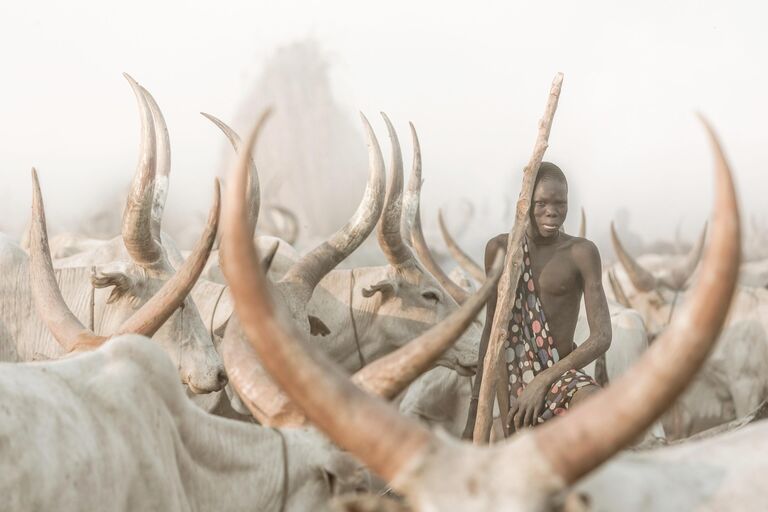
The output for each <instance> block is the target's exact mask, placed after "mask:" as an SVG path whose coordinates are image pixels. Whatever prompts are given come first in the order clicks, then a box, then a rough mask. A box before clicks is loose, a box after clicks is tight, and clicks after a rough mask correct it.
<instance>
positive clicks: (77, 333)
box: [29, 169, 106, 352]
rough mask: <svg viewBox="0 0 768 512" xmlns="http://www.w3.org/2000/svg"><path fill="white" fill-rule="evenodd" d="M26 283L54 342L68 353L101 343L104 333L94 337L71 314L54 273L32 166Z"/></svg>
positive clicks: (43, 214)
mask: <svg viewBox="0 0 768 512" xmlns="http://www.w3.org/2000/svg"><path fill="white" fill-rule="evenodd" d="M29 259H30V262H29V282H30V285H31V287H32V298H33V299H34V301H35V307H36V309H37V312H38V314H39V315H40V317H41V318H42V319H43V322H44V323H45V325H46V326H47V327H48V330H50V331H51V334H53V337H54V338H56V341H58V342H59V344H60V345H61V346H62V347H64V349H65V350H66V351H67V352H71V351H72V350H74V349H75V348H78V347H81V346H86V347H96V346H98V345H101V344H102V343H103V342H104V340H106V338H105V337H103V336H96V334H94V333H93V331H91V330H90V329H87V328H86V327H85V326H84V325H83V324H82V323H81V322H80V320H78V319H77V317H76V316H75V315H74V314H72V311H70V309H69V307H68V306H67V304H66V303H65V302H64V297H62V295H61V290H60V289H59V285H58V283H57V282H56V275H55V274H54V272H53V262H52V261H51V252H50V248H49V247H48V230H47V228H46V222H45V208H44V207H43V197H42V194H41V193H40V182H39V181H38V179H37V171H36V170H35V169H32V222H31V225H30V236H29Z"/></svg>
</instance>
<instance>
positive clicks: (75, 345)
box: [0, 75, 768, 512]
mask: <svg viewBox="0 0 768 512" xmlns="http://www.w3.org/2000/svg"><path fill="white" fill-rule="evenodd" d="M126 78H127V79H128V82H129V84H130V86H131V88H132V90H133V92H134V94H135V97H136V101H137V104H138V110H139V114H140V120H141V136H140V146H139V161H138V166H137V169H136V172H135V175H134V178H133V182H132V185H131V188H130V191H129V193H128V197H127V199H126V203H125V209H124V214H123V221H122V230H121V233H120V234H119V236H117V237H115V238H114V239H111V240H94V239H88V238H86V237H83V236H80V235H78V234H65V235H59V236H57V237H55V238H52V239H50V240H49V239H48V234H47V229H46V219H45V209H44V202H43V197H44V194H43V192H44V190H45V182H46V173H45V170H44V169H41V172H40V173H39V175H38V173H37V172H36V171H35V170H34V169H33V170H32V176H31V184H32V187H31V189H32V213H31V221H30V223H29V225H28V230H27V232H26V233H25V234H24V236H23V237H22V240H21V241H18V242H17V241H15V240H12V239H11V238H9V237H6V236H4V235H0V358H2V359H1V360H2V361H3V362H2V363H0V509H1V510H14V511H15V510H62V511H70V510H73V511H74V510H158V511H166V510H259V511H275V512H278V511H291V510H295V511H304V510H312V511H314V510H419V511H437V510H441V511H448V510H456V511H464V510H466V511H501V510H520V511H548V510H566V511H582V510H595V511H598V510H600V511H603V510H605V511H607V510H629V511H635V510H637V511H640V510H665V511H666V510H668V511H673V510H674V511H678V510H702V511H703V510H758V509H766V510H768V500H766V499H765V497H764V496H763V493H762V488H761V484H762V483H763V481H764V478H765V477H764V474H765V473H764V472H765V471H766V470H768V423H767V422H761V421H759V420H760V419H761V418H762V417H763V416H764V415H765V413H766V406H765V404H764V400H765V399H766V396H768V372H766V371H764V370H765V369H766V365H767V364H768V336H767V335H766V329H767V328H768V290H766V289H765V284H766V281H768V279H763V273H762V267H761V265H760V263H761V262H760V261H752V262H748V263H747V262H743V261H742V257H741V252H740V248H741V247H742V240H741V234H740V233H741V229H740V226H741V225H740V220H739V212H738V206H739V205H738V200H737V195H736V192H735V189H734V184H733V181H732V175H731V169H730V167H729V165H728V163H727V161H726V158H725V156H724V154H723V152H722V149H721V147H720V145H719V142H718V140H717V138H716V136H715V134H714V132H713V131H712V129H711V128H710V127H709V125H708V124H707V123H706V122H704V126H705V128H706V130H707V133H708V135H709V137H710V139H711V144H712V147H713V148H714V162H715V164H714V167H715V200H714V203H713V207H712V214H711V220H710V222H709V224H708V226H705V228H704V232H703V233H702V236H701V238H700V240H699V242H698V243H697V244H696V245H695V246H694V247H693V249H692V250H691V252H690V254H688V255H685V256H682V255H674V256H670V255H637V256H633V255H631V254H629V252H628V251H626V250H625V249H624V247H623V246H622V244H621V239H620V233H617V232H616V230H614V229H613V228H612V237H613V243H614V249H615V251H616V254H617V256H618V260H619V261H618V262H617V263H616V264H614V265H610V266H608V267H607V268H605V269H604V288H605V290H606V295H607V297H608V299H609V306H610V309H611V322H612V330H613V340H612V344H611V347H610V349H609V350H608V352H607V353H606V354H605V355H604V356H603V357H601V358H600V359H599V360H598V361H597V362H596V363H594V364H593V365H590V367H589V368H588V369H587V370H588V371H589V372H590V373H592V374H593V375H594V376H595V377H596V378H597V379H598V380H599V381H600V382H601V384H604V385H605V390H604V391H602V392H600V393H598V394H596V395H595V396H594V397H592V398H591V399H590V400H588V401H586V402H585V403H584V404H583V405H582V406H580V407H578V408H575V409H574V410H573V411H570V412H569V413H568V414H567V415H565V416H564V417H562V418H558V419H556V420H553V421H550V422H548V423H546V424H544V425H542V426H540V427H537V428H536V429H528V430H523V431H521V432H520V433H518V434H516V435H514V436H512V437H511V438H509V439H503V429H499V428H498V423H499V421H498V420H497V422H496V428H495V429H494V431H495V433H496V435H495V436H494V439H495V442H493V443H492V444H490V445H487V446H476V445H473V444H470V443H469V442H466V441H461V440H460V437H461V436H462V432H463V430H464V428H465V422H466V418H467V411H468V407H469V398H470V393H471V388H472V377H473V375H474V373H475V369H476V367H477V365H478V361H477V357H478V344H479V338H480V333H481V330H482V325H481V323H480V321H479V320H478V318H482V316H481V315H480V312H481V310H482V309H483V307H484V305H485V302H486V300H487V299H488V297H489V295H490V294H491V293H495V292H496V285H497V282H498V280H499V278H500V276H501V273H502V265H501V258H498V259H497V263H496V264H495V265H494V266H493V267H492V268H490V269H488V272H486V271H485V270H483V269H482V268H481V267H480V266H479V265H477V264H476V263H475V262H473V261H472V259H471V258H470V257H469V256H468V255H467V253H466V252H464V251H462V249H461V248H460V247H459V246H458V245H457V244H456V241H455V240H454V239H453V238H452V237H451V236H450V232H449V230H448V226H446V225H445V223H444V222H443V220H442V218H441V219H440V225H441V229H442V231H443V234H444V237H445V239H446V243H447V244H448V247H449V249H450V251H451V254H453V255H455V258H456V262H457V264H458V267H457V268H458V269H459V270H458V271H454V272H451V273H446V272H444V271H443V270H442V268H441V267H440V265H439V264H438V263H437V262H436V260H435V258H434V257H433V256H432V255H431V253H430V249H429V247H428V246H427V243H426V241H425V239H424V235H423V233H422V229H421V220H420V216H421V211H420V204H419V196H420V189H421V184H422V174H421V173H422V170H421V154H420V147H419V142H418V137H417V135H416V131H415V129H414V127H413V126H411V135H412V138H413V170H412V174H411V177H410V180H409V181H408V183H407V186H406V183H405V180H404V176H403V155H402V154H401V150H400V145H399V141H398V135H397V133H396V131H395V129H394V127H393V124H392V123H391V122H390V120H389V119H388V118H387V117H386V116H385V115H383V121H384V124H385V126H386V129H387V132H388V136H389V140H390V148H391V149H390V151H391V154H390V158H389V165H388V166H387V165H385V161H384V157H383V155H382V151H381V149H380V146H379V142H378V140H377V137H376V135H375V133H374V130H373V129H372V127H371V125H370V124H369V122H368V120H367V119H366V118H365V117H364V116H363V117H362V124H363V128H364V133H365V137H366V144H367V149H368V157H369V175H368V183H367V186H366V188H365V190H364V191H361V193H362V199H361V201H360V205H359V206H358V208H357V210H356V211H355V212H354V214H353V215H352V216H351V218H350V220H349V221H348V223H347V224H346V225H344V226H343V227H341V228H340V229H339V230H338V231H337V232H336V233H334V234H333V235H331V236H330V237H328V238H327V239H326V240H325V241H323V242H322V243H321V244H319V245H318V246H317V247H316V248H314V249H312V250H310V251H309V252H307V253H305V254H303V255H302V254H299V253H298V252H297V251H296V250H294V248H293V247H292V246H291V243H290V242H291V241H286V240H284V239H281V238H277V237H270V236H256V234H255V233H256V225H257V222H258V219H259V210H260V202H261V200H260V188H259V180H258V175H257V172H256V166H255V164H254V159H253V157H252V151H254V148H255V146H256V145H257V139H258V135H259V132H260V131H261V130H262V129H264V128H265V127H266V126H268V124H269V121H268V120H269V112H268V111H267V112H265V113H264V115H262V116H261V118H260V119H258V120H257V122H256V123H255V124H254V129H253V130H251V132H250V133H249V134H248V137H247V139H242V140H241V138H240V137H239V136H238V134H236V133H235V132H234V131H233V130H232V129H231V128H229V127H228V126H227V125H226V124H225V123H224V122H222V121H221V120H219V119H217V118H215V117H214V116H211V115H208V114H204V115H205V116H206V117H207V118H208V119H209V120H211V121H212V122H213V123H214V124H215V125H216V126H217V127H218V128H219V129H220V130H221V131H222V132H223V134H224V135H225V137H226V138H227V139H228V140H229V142H230V143H231V145H232V147H233V149H234V151H235V154H236V163H235V164H234V166H233V169H232V170H231V172H230V173H229V174H228V175H227V176H226V183H225V186H224V187H223V194H222V193H221V191H220V185H219V182H218V180H217V181H216V182H215V183H214V194H213V201H212V205H211V208H210V213H209V216H208V220H207V223H206V224H205V226H204V227H203V229H202V233H201V235H200V238H199V241H198V243H197V245H196V246H195V247H194V248H193V249H192V250H191V252H188V253H187V252H185V251H181V250H179V248H178V247H177V246H176V245H175V244H174V241H173V240H172V239H171V238H170V237H169V236H167V235H166V234H165V233H164V232H163V231H162V229H161V227H162V217H163V210H164V206H165V199H166V195H167V193H168V187H169V183H170V181H169V177H170V169H171V146H170V139H169V134H168V130H167V127H166V123H165V120H164V118H163V115H162V113H161V110H160V108H159V106H158V104H157V103H156V101H155V99H154V98H153V97H152V95H151V94H150V93H149V92H148V91H147V90H146V89H145V88H144V87H142V86H141V85H140V84H138V83H137V82H136V81H134V80H133V79H132V78H131V77H129V76H127V75H126ZM41 185H42V187H41ZM331 199H332V198H329V200H331ZM374 229H376V230H377V237H378V243H379V246H380V248H381V251H382V253H383V254H384V256H385V257H386V261H387V263H386V265H382V266H378V267H356V268H347V269H336V268H335V267H336V266H337V265H338V264H339V263H340V262H342V261H343V260H344V259H345V258H347V256H349V255H350V254H351V253H352V252H353V251H355V250H356V249H357V248H358V247H359V246H360V245H361V244H362V243H363V242H364V241H365V240H366V239H367V238H368V236H369V235H370V234H371V233H372V232H373V230H374ZM493 235H494V233H488V238H491V236H493ZM766 261H768V260H766ZM461 269H463V270H461ZM745 269H746V270H745ZM457 276H461V277H462V278H463V279H461V282H458V281H459V280H458V279H457ZM582 309H583V308H582ZM587 335H588V327H587V326H586V321H585V319H584V318H580V321H579V325H578V326H577V334H576V338H577V339H576V341H577V342H579V341H582V340H584V339H586V337H587ZM150 338H151V339H150Z"/></svg>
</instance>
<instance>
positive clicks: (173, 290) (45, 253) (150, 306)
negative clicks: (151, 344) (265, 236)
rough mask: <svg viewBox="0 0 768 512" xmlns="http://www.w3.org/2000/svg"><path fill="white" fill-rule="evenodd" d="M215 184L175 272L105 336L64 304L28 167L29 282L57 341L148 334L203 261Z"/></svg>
mask: <svg viewBox="0 0 768 512" xmlns="http://www.w3.org/2000/svg"><path fill="white" fill-rule="evenodd" d="M219 196H220V192H219V182H218V180H216V183H215V191H214V198H213V206H211V210H210V212H209V214H208V220H207V222H206V226H205V230H204V231H203V234H202V236H201V237H200V240H198V242H197V244H196V245H195V247H194V249H193V250H192V254H191V255H190V257H189V258H187V260H186V261H185V262H184V264H183V265H182V266H181V268H179V270H178V271H177V272H176V273H175V274H174V275H173V277H171V278H170V279H169V280H168V281H166V282H165V284H164V285H163V286H162V287H161V288H160V290H158V292H157V293H156V294H155V295H154V296H152V298H150V299H149V300H148V301H147V302H146V303H145V304H144V305H143V306H142V307H141V308H139V310H138V311H136V312H135V313H134V314H133V315H131V316H130V317H129V318H128V319H126V320H125V321H124V322H123V323H122V325H120V327H119V328H118V329H117V331H115V332H114V333H112V334H111V335H110V336H100V335H97V334H95V333H94V332H93V331H91V330H90V329H87V328H86V327H85V326H83V324H82V323H81V322H80V320H78V319H77V317H76V316H75V315H74V314H72V312H71V311H70V309H69V308H68V307H67V305H66V303H65V302H64V298H63V297H62V295H61V290H60V289H59V286H58V284H57V282H56V276H55V274H54V271H53V262H52V261H51V253H50V249H49V247H48V232H47V228H46V222H45V209H44V207H43V198H42V194H41V192H40V183H39V181H38V178H37V172H36V171H35V169H32V226H31V230H30V251H29V256H30V283H31V286H32V295H33V298H34V301H35V306H36V307H37V311H38V313H39V314H40V316H41V317H42V319H43V322H44V323H45V324H46V326H47V327H48V329H49V330H50V331H51V333H52V334H53V337H54V338H56V341H58V342H59V344H60V345H61V346H62V347H64V349H65V350H67V351H68V352H71V351H73V350H79V349H86V348H94V347H96V346H98V345H100V344H101V343H103V342H104V341H105V340H106V339H107V338H108V337H111V336H118V335H120V334H127V333H136V334H142V335H144V336H152V335H153V334H154V333H155V332H156V331H157V330H158V329H159V328H160V326H162V325H163V323H165V321H166V320H168V318H169V317H170V316H171V315H172V314H173V312H174V311H176V309H177V308H178V307H179V306H180V305H181V304H182V302H183V301H184V299H185V298H186V297H187V295H188V294H189V292H190V291H191V290H192V287H193V286H194V285H195V282H197V279H198V277H199V276H200V273H201V272H202V271H203V268H204V267H205V262H206V261H207V260H208V256H209V255H210V252H211V248H212V247H213V241H214V239H215V238H216V230H217V228H218V221H219V204H220V200H219Z"/></svg>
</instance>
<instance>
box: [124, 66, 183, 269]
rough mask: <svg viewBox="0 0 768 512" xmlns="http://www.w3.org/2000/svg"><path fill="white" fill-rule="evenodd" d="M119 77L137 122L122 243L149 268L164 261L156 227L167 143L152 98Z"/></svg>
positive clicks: (166, 168) (167, 156)
mask: <svg viewBox="0 0 768 512" xmlns="http://www.w3.org/2000/svg"><path fill="white" fill-rule="evenodd" d="M123 76H124V77H125V78H126V80H128V83H129V84H130V85H131V88H132V89H133V93H134V95H135V96H136V102H137V103H138V106H139V118H140V120H141V137H140V139H139V163H138V165H137V167H136V172H135V173H134V176H133V181H132V182H131V188H130V190H129V192H128V200H127V201H126V203H125V210H123V226H122V236H123V243H124V244H125V248H126V249H127V250H128V254H130V256H131V259H133V261H134V262H135V263H136V264H138V265H140V266H143V267H147V268H151V267H153V266H156V265H161V264H163V262H164V261H165V251H164V249H163V245H162V242H161V240H160V227H161V222H162V217H163V210H164V208H165V200H166V197H167V195H168V175H169V173H170V170H171V144H170V138H169V136H168V127H167V126H166V124H165V118H164V117H163V114H162V112H161V111H160V107H158V105H157V102H156V101H155V99H154V98H153V97H152V95H151V94H150V93H149V91H147V90H146V89H145V88H144V87H142V86H141V85H139V84H138V82H136V81H135V80H134V79H133V78H131V77H130V76H129V75H128V74H126V73H124V74H123Z"/></svg>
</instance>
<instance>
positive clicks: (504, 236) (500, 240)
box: [485, 233, 509, 250]
mask: <svg viewBox="0 0 768 512" xmlns="http://www.w3.org/2000/svg"><path fill="white" fill-rule="evenodd" d="M508 240H509V233H501V234H499V235H496V236H495V237H493V238H491V239H490V240H488V243H487V244H485V247H486V249H493V250H496V249H499V248H505V249H506V247H507V241H508Z"/></svg>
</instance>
